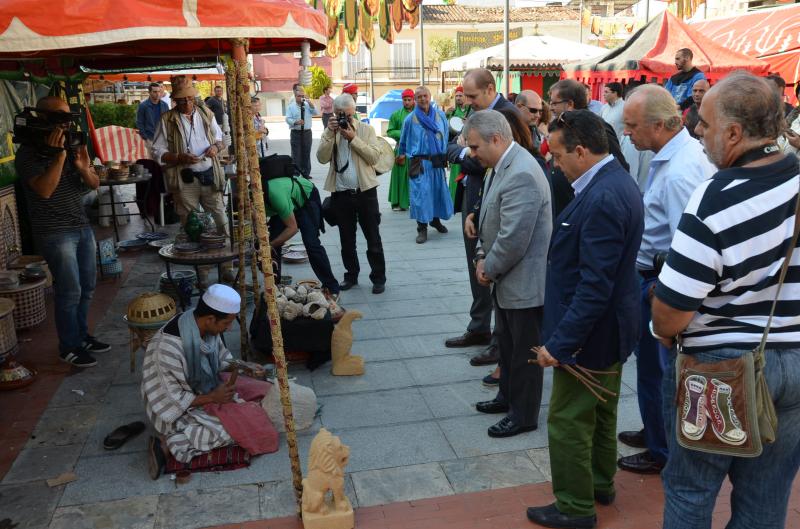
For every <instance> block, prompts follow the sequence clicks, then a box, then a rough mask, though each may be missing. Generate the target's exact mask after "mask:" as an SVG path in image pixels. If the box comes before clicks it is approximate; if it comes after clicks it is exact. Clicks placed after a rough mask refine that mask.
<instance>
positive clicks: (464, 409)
mask: <svg viewBox="0 0 800 529" xmlns="http://www.w3.org/2000/svg"><path fill="white" fill-rule="evenodd" d="M472 369H476V370H477V369H479V368H475V367H473V368H472ZM476 372H479V373H483V374H486V373H488V370H486V371H476ZM420 393H421V394H422V397H423V398H424V399H425V402H426V403H427V404H428V407H429V408H430V409H431V412H432V413H433V415H434V416H435V417H436V418H446V417H458V416H463V415H477V414H478V412H477V411H476V410H475V403H477V402H480V401H484V400H491V399H493V398H494V397H495V396H496V395H497V389H495V388H488V387H486V386H484V385H483V384H481V383H480V382H478V381H477V380H472V381H469V382H457V383H451V384H441V385H431V386H426V387H422V388H420Z"/></svg>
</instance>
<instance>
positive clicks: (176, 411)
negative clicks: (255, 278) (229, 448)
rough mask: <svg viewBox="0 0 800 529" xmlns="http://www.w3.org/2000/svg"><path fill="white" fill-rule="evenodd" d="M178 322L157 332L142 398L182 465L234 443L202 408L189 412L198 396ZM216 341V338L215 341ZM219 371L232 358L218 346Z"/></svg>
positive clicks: (148, 354) (148, 358)
mask: <svg viewBox="0 0 800 529" xmlns="http://www.w3.org/2000/svg"><path fill="white" fill-rule="evenodd" d="M176 329H177V318H174V319H173V320H172V321H171V322H170V323H168V324H167V325H166V326H165V327H164V328H162V329H161V330H159V331H158V332H157V333H156V334H155V336H154V337H153V339H152V340H151V341H150V344H149V345H148V346H147V352H146V353H145V357H144V364H143V366H142V386H141V394H142V400H143V401H144V405H145V411H146V413H147V417H148V418H149V419H150V422H151V423H152V424H153V427H154V428H155V429H156V431H157V432H158V433H160V434H161V435H163V436H164V437H165V438H166V442H167V447H168V448H169V451H170V452H171V453H172V455H173V456H174V457H175V459H177V460H178V461H180V462H181V463H188V462H190V461H191V460H192V458H193V457H194V456H196V455H199V454H202V453H206V452H209V451H211V450H213V449H215V448H219V447H221V446H226V445H229V444H232V443H233V439H231V437H230V435H228V432H226V431H225V428H224V427H223V426H222V423H221V422H220V420H219V419H218V418H216V417H214V416H212V415H209V414H208V413H206V412H205V411H203V410H202V409H201V408H192V407H191V404H192V401H194V399H195V397H197V395H196V394H195V393H194V391H192V388H191V387H190V386H189V383H188V382H187V380H186V375H187V373H188V367H187V365H186V357H185V356H184V354H183V342H182V340H181V338H180V336H176V335H175V334H170V332H165V330H167V331H169V330H173V332H176V333H177V330H176ZM218 339H219V338H218ZM219 355H220V361H221V368H223V369H224V368H225V367H226V366H227V365H228V362H230V360H231V359H232V358H233V356H232V355H231V352H230V351H229V350H228V349H227V348H226V347H225V346H224V345H223V344H222V343H221V340H220V344H219Z"/></svg>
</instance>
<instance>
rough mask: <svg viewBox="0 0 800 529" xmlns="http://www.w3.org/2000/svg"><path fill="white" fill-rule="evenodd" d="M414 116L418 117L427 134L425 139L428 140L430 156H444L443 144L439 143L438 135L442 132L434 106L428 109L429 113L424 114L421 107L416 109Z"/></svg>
mask: <svg viewBox="0 0 800 529" xmlns="http://www.w3.org/2000/svg"><path fill="white" fill-rule="evenodd" d="M414 115H415V116H417V119H418V120H419V123H420V125H422V129H423V131H424V132H425V137H426V138H427V139H428V149H430V152H429V153H428V154H429V155H433V154H443V153H444V149H442V148H441V144H440V142H439V141H438V138H437V134H440V133H441V131H440V130H439V127H438V126H437V124H436V111H435V110H434V108H433V105H431V106H430V107H428V113H427V114H426V113H424V112H423V111H422V110H420V108H419V106H416V107H414Z"/></svg>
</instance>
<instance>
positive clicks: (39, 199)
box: [14, 97, 111, 367]
mask: <svg viewBox="0 0 800 529" xmlns="http://www.w3.org/2000/svg"><path fill="white" fill-rule="evenodd" d="M36 108H37V109H38V110H41V111H43V112H42V116H43V117H45V118H47V119H48V121H49V122H50V123H52V124H53V125H52V126H53V128H52V130H51V132H50V133H49V134H48V135H47V137H46V138H44V139H43V141H42V142H37V143H26V142H24V143H22V145H21V146H20V148H19V150H18V151H17V155H16V159H15V160H14V164H15V167H16V171H17V175H18V176H19V178H20V182H21V184H22V189H23V196H24V199H25V201H26V205H27V210H28V218H29V220H30V223H31V227H32V230H33V237H34V243H35V246H36V249H37V252H39V253H40V255H42V256H43V257H44V259H45V261H47V265H48V267H49V268H50V272H51V273H52V274H53V287H54V290H55V320H56V331H57V332H58V347H59V353H60V354H59V356H60V358H61V360H63V361H64V362H66V363H68V364H72V365H74V366H76V367H91V366H94V365H96V364H97V361H96V360H95V359H94V357H93V356H92V353H100V352H105V351H109V350H110V349H111V347H110V346H109V345H107V344H104V343H101V342H99V341H97V340H96V339H94V338H93V337H92V336H91V335H89V329H88V321H87V319H88V314H89V303H90V302H91V300H92V293H93V292H94V287H95V276H96V268H95V241H94V233H93V232H92V228H91V226H89V218H88V217H87V216H86V211H85V209H84V207H83V203H82V199H83V195H84V194H86V193H87V192H88V191H89V190H92V189H97V187H98V186H99V184H100V180H99V179H98V177H97V174H96V173H95V172H94V168H93V167H92V163H91V160H90V159H89V153H88V152H87V150H86V145H81V146H79V147H71V146H69V145H67V144H66V138H67V135H66V132H67V131H68V130H69V129H70V127H72V126H73V124H72V123H71V121H70V118H69V116H68V114H69V112H70V109H69V106H68V105H67V103H66V102H65V101H64V100H63V99H61V98H59V97H45V98H43V99H40V100H39V102H38V104H37V105H36ZM59 114H61V115H59ZM64 114H67V115H64Z"/></svg>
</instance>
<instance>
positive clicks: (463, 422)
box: [438, 408, 547, 458]
mask: <svg viewBox="0 0 800 529" xmlns="http://www.w3.org/2000/svg"><path fill="white" fill-rule="evenodd" d="M502 418H503V415H502V414H493V415H486V414H482V413H481V414H478V415H472V416H467V417H454V418H451V419H441V420H439V421H438V423H439V426H440V427H441V428H442V431H443V432H444V434H445V436H446V437H447V441H448V442H449V443H450V445H451V446H452V447H453V450H454V451H455V453H456V455H457V456H458V457H459V458H463V457H475V456H480V455H486V454H497V453H501V452H513V451H516V450H526V449H529V448H541V447H543V446H547V408H542V410H541V412H540V413H539V429H538V430H535V431H533V432H526V433H524V434H520V435H516V436H514V437H508V438H505V439H494V438H492V437H489V435H488V434H487V433H486V430H487V428H489V426H491V425H493V424H494V423H496V422H497V421H499V420H500V419H502Z"/></svg>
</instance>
